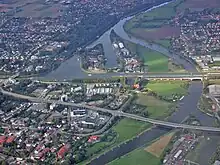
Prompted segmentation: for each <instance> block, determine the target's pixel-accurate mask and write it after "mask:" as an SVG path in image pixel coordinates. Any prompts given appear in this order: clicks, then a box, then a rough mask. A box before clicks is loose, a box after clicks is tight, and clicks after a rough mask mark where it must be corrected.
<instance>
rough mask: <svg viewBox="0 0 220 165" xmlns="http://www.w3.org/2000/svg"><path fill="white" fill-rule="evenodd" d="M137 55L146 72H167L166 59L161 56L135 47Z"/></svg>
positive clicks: (140, 47) (143, 48)
mask: <svg viewBox="0 0 220 165" xmlns="http://www.w3.org/2000/svg"><path fill="white" fill-rule="evenodd" d="M137 54H138V55H139V56H140V58H142V59H143V61H144V65H146V66H147V68H148V72H168V71H169V69H168V58H167V57H166V56H164V55H163V54H161V53H159V52H156V51H153V50H150V49H147V48H145V47H143V46H139V45H138V46H137Z"/></svg>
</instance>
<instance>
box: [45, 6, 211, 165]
mask: <svg viewBox="0 0 220 165" xmlns="http://www.w3.org/2000/svg"><path fill="white" fill-rule="evenodd" d="M165 4H167V3H164V4H161V5H159V6H155V7H153V8H151V9H149V10H147V11H145V12H148V11H150V10H152V9H154V8H157V7H160V6H163V5H165ZM132 17H133V16H132ZM132 17H127V18H125V19H123V20H121V21H119V22H118V23H117V24H116V25H114V26H113V27H112V28H111V29H110V30H108V31H107V32H105V33H104V34H103V35H102V36H101V37H100V38H99V39H98V40H96V41H95V42H94V43H92V44H91V45H90V46H88V47H93V46H95V45H97V44H99V43H102V44H103V47H104V52H105V56H106V58H107V59H108V62H107V67H114V66H116V65H117V63H116V56H115V53H114V51H113V48H112V45H111V42H110V37H109V34H110V32H111V30H114V31H115V32H116V33H117V35H119V36H120V37H121V38H123V39H125V40H128V41H131V42H132V43H136V44H140V45H142V46H144V47H147V48H150V49H152V50H155V51H158V52H160V53H163V54H164V55H166V56H168V57H170V58H173V59H174V60H175V61H176V62H177V63H179V64H181V65H182V66H183V67H184V68H185V69H186V70H188V71H191V72H196V68H195V66H194V65H193V64H191V63H189V62H188V61H187V60H185V59H183V58H180V57H179V56H178V55H176V54H172V53H170V52H169V51H168V50H167V49H165V48H164V47H162V46H159V45H156V44H150V43H147V42H146V41H143V40H141V39H137V38H135V37H132V36H128V35H127V33H126V32H125V31H124V29H123V25H124V24H125V22H126V21H127V20H129V19H131V18H132ZM111 74H114V73H107V74H105V75H96V76H97V77H98V76H106V77H109V76H111ZM93 76H94V75H93ZM85 77H88V74H86V73H84V72H83V71H82V70H81V69H80V62H79V61H78V60H77V57H76V56H75V57H73V58H71V59H70V60H68V61H66V62H65V63H63V64H62V65H61V66H60V67H59V68H58V69H57V70H55V71H53V72H51V73H50V74H48V75H47V76H46V77H45V78H47V79H48V78H49V79H57V80H63V79H73V78H85ZM202 88H203V86H202V83H201V82H192V83H191V85H190V87H189V89H188V93H189V94H188V95H187V96H185V97H184V99H183V100H181V102H180V103H179V110H178V111H177V112H175V113H173V114H172V116H170V118H169V119H168V120H169V121H172V122H182V121H183V120H184V119H185V118H186V117H187V116H188V115H189V114H192V115H194V116H196V117H197V118H198V119H199V120H200V121H201V124H202V125H206V126H212V125H213V118H211V117H209V116H207V115H206V114H204V113H202V112H201V111H199V110H197V103H198V100H199V98H200V96H201V94H202ZM169 130H171V129H168V128H166V129H165V128H161V127H159V126H157V127H154V128H152V129H151V130H150V131H146V132H144V133H143V134H141V135H139V136H137V137H135V138H134V139H132V140H130V141H129V142H127V143H126V144H122V145H120V146H119V147H116V148H114V149H113V150H111V151H108V152H107V153H105V154H103V155H101V156H100V157H99V158H96V159H94V160H93V161H92V162H91V163H90V164H92V165H102V164H106V163H108V162H110V161H112V160H114V159H116V158H118V157H120V156H123V155H125V154H126V153H128V152H130V151H132V150H134V149H136V148H138V147H140V146H142V145H144V144H146V143H148V142H150V141H152V140H154V139H155V138H158V137H159V136H161V135H163V134H165V133H167V132H168V131H169Z"/></svg>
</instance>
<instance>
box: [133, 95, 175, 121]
mask: <svg viewBox="0 0 220 165" xmlns="http://www.w3.org/2000/svg"><path fill="white" fill-rule="evenodd" d="M135 103H136V104H140V105H144V106H147V108H146V111H147V112H148V113H149V117H150V118H158V119H160V118H164V117H167V116H169V115H170V114H171V113H172V112H173V110H172V108H171V107H172V106H173V104H171V103H168V102H166V101H162V100H159V99H157V98H156V97H153V96H148V95H146V94H139V95H138V98H137V100H136V101H135Z"/></svg>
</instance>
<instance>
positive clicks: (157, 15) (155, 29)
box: [124, 0, 184, 48]
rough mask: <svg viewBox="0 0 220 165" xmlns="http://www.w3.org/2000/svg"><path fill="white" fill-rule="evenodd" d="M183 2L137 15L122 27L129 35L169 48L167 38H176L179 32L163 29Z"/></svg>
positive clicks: (176, 2)
mask: <svg viewBox="0 0 220 165" xmlns="http://www.w3.org/2000/svg"><path fill="white" fill-rule="evenodd" d="M183 1H184V0H177V1H173V2H171V3H169V4H167V5H164V6H161V7H159V8H155V9H153V10H151V11H149V12H146V13H142V14H139V15H137V16H135V17H134V18H132V19H131V20H128V21H127V22H126V23H125V25H124V29H125V31H126V32H127V33H128V34H130V35H133V36H136V37H138V38H142V39H144V40H147V41H153V42H154V43H158V44H159V45H162V46H164V47H165V48H169V47H170V40H169V39H168V38H169V37H171V36H177V35H179V33H180V32H179V29H178V28H173V29H171V27H168V28H165V27H166V26H168V22H169V20H170V19H171V18H173V17H174V16H175V15H176V14H177V12H178V11H177V10H176V8H177V7H178V6H181V5H182V2H183ZM181 9H182V7H180V8H179V10H181ZM149 30H150V31H149Z"/></svg>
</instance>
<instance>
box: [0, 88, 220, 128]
mask: <svg viewBox="0 0 220 165" xmlns="http://www.w3.org/2000/svg"><path fill="white" fill-rule="evenodd" d="M0 91H1V93H3V94H5V95H9V96H13V97H17V98H20V99H26V100H29V101H31V102H39V103H56V104H61V105H66V106H74V107H78V108H86V109H90V110H93V111H102V112H106V113H110V114H112V115H113V116H123V117H127V118H131V119H135V120H140V121H144V122H149V123H152V124H156V125H162V126H167V127H172V128H184V129H194V130H201V131H210V132H220V128H217V127H206V126H195V125H187V124H181V123H172V122H168V121H161V120H155V119H151V118H145V117H141V116H138V115H134V114H129V113H125V112H122V111H114V110H109V109H105V108H100V107H95V106H89V105H86V104H76V103H71V102H62V101H59V100H46V99H43V98H37V97H31V96H26V95H22V94H18V93H13V92H9V91H5V90H3V89H2V88H0Z"/></svg>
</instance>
